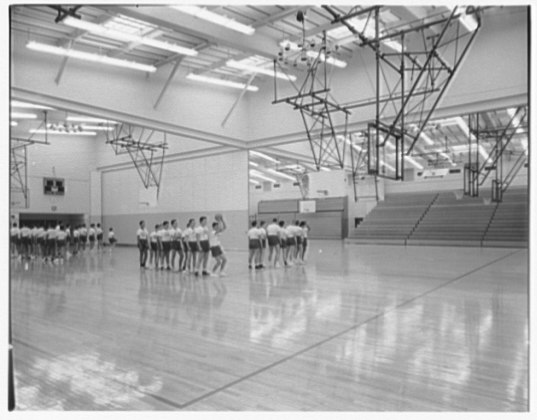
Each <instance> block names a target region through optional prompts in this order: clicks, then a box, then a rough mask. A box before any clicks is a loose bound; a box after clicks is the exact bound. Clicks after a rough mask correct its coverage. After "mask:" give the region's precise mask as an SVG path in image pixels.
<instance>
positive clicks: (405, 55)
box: [322, 6, 481, 180]
mask: <svg viewBox="0 0 537 420" xmlns="http://www.w3.org/2000/svg"><path fill="white" fill-rule="evenodd" d="M322 7H323V8H324V9H325V10H327V11H328V12H329V13H330V14H331V15H332V16H333V18H334V19H333V21H332V23H334V24H335V23H342V24H344V25H345V26H346V27H347V28H348V29H349V30H350V31H351V32H352V33H353V34H354V35H356V36H357V38H358V39H359V40H360V41H361V45H363V46H367V47H369V48H371V49H372V50H373V51H374V52H375V67H376V70H375V76H376V77H375V85H376V96H375V98H372V99H370V100H365V101H360V102H356V103H354V104H349V105H346V106H345V109H347V110H350V109H354V108H359V107H365V106H373V105H374V106H375V120H374V121H373V122H371V123H369V124H368V140H369V145H368V146H369V151H368V162H367V163H368V172H369V174H373V175H378V176H381V177H385V178H390V179H395V180H403V178H404V164H405V159H404V155H405V154H406V155H410V154H411V152H412V150H413V148H414V146H415V145H416V143H417V142H418V140H419V138H420V135H421V133H422V131H423V129H424V128H425V126H426V125H427V122H428V121H429V119H430V118H431V116H432V115H433V112H434V111H435V109H436V107H437V105H438V103H439V102H440V100H441V98H442V97H443V94H444V93H445V91H446V89H447V87H448V86H449V84H450V82H451V80H452V79H453V76H454V75H455V73H456V71H457V69H458V68H459V66H460V64H461V62H462V59H463V58H464V56H465V55H466V53H467V52H468V50H469V48H470V46H471V44H472V42H473V41H474V39H475V36H476V34H477V32H478V30H479V28H480V26H481V20H480V17H479V9H475V8H474V9H471V12H472V15H473V16H475V19H476V22H475V23H476V27H475V29H474V30H472V31H469V30H466V29H465V28H464V27H463V25H462V23H461V20H460V19H459V17H461V15H462V14H463V13H468V12H469V11H470V9H466V12H465V11H461V10H459V8H458V7H455V8H454V9H453V10H452V12H451V13H450V14H449V16H445V15H444V16H440V17H438V18H431V19H427V20H422V21H420V23H417V24H413V25H411V26H407V27H406V28H404V29H399V30H393V31H382V29H381V27H380V21H379V16H380V11H381V8H382V6H373V7H369V8H366V9H359V8H353V9H351V10H350V11H349V13H347V14H345V15H340V14H338V13H337V12H336V11H335V10H334V9H332V7H330V6H322ZM357 16H362V17H363V18H364V19H365V20H366V22H367V23H366V24H365V25H364V29H363V30H362V32H360V31H358V30H357V29H356V28H355V27H353V25H352V23H351V19H352V18H355V17H357ZM370 21H371V22H373V23H374V36H371V34H368V36H369V37H368V36H366V35H365V32H366V28H367V26H368V23H369V22H370ZM431 33H433V34H434V35H432V36H430V34H431ZM383 92H386V93H385V94H383ZM387 145H390V146H389V149H386V146H387ZM394 151H395V156H393V155H394ZM389 161H390V162H389Z"/></svg>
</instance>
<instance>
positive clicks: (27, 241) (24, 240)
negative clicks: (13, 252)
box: [19, 225, 32, 259]
mask: <svg viewBox="0 0 537 420" xmlns="http://www.w3.org/2000/svg"><path fill="white" fill-rule="evenodd" d="M19 234H20V253H21V255H22V258H25V259H28V258H30V247H31V243H32V239H31V236H30V234H31V231H30V228H29V227H28V226H26V225H22V226H21V228H20V231H19Z"/></svg>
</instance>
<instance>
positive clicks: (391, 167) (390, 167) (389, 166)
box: [379, 160, 395, 172]
mask: <svg viewBox="0 0 537 420" xmlns="http://www.w3.org/2000/svg"><path fill="white" fill-rule="evenodd" d="M379 162H380V164H381V165H384V166H385V167H386V168H388V169H391V170H392V171H394V172H395V168H394V167H393V166H392V165H389V164H387V163H386V162H384V161H383V160H379Z"/></svg>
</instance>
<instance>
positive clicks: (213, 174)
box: [101, 152, 248, 249]
mask: <svg viewBox="0 0 537 420" xmlns="http://www.w3.org/2000/svg"><path fill="white" fill-rule="evenodd" d="M247 165H248V158H247V153H246V152H235V153H231V154H226V155H222V156H212V157H206V158H199V159H191V160H186V161H180V162H169V163H167V164H166V165H165V167H164V170H163V174H162V180H161V189H160V193H159V199H158V204H157V205H156V206H155V207H148V206H146V205H141V204H140V203H139V194H140V190H141V189H142V190H143V188H144V187H143V185H142V182H141V180H140V178H139V175H138V173H137V172H136V169H134V168H128V169H119V170H110V171H103V173H102V181H101V184H102V197H103V198H102V214H103V224H104V226H105V229H108V228H109V227H110V226H112V227H113V228H114V231H115V232H116V235H117V236H118V238H119V243H124V244H135V242H136V229H137V226H138V222H139V220H141V219H144V220H145V221H146V224H147V225H148V226H153V225H154V224H155V223H157V222H162V221H164V220H171V219H178V222H179V225H180V226H181V227H183V226H184V225H185V224H186V222H187V220H188V219H189V218H191V217H194V218H195V219H196V220H197V219H199V217H200V216H202V215H205V216H207V217H208V218H209V220H211V221H212V220H213V217H214V215H215V214H216V213H222V214H223V215H224V218H225V219H226V220H227V221H228V224H229V228H228V231H227V232H226V233H225V234H224V236H223V244H224V246H225V247H227V248H229V249H246V241H245V234H246V231H247V226H248V187H247V185H248V178H247V173H248V172H247Z"/></svg>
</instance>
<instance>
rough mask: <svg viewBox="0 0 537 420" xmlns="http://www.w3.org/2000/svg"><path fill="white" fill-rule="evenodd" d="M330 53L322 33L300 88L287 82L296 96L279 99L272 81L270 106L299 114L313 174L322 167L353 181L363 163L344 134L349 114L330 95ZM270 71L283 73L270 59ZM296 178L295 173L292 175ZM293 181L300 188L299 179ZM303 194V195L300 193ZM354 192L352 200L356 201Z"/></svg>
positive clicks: (282, 69)
mask: <svg viewBox="0 0 537 420" xmlns="http://www.w3.org/2000/svg"><path fill="white" fill-rule="evenodd" d="M329 54H330V50H329V48H328V46H327V42H326V33H323V39H322V43H321V45H320V48H319V50H318V51H317V52H316V55H315V57H314V58H313V59H312V60H311V61H310V62H309V65H308V68H307V70H306V76H305V78H304V80H303V81H302V83H301V85H300V86H297V85H296V84H295V83H293V82H292V81H290V83H291V84H292V86H293V87H294V89H295V91H296V94H295V95H291V96H287V97H279V96H278V82H277V78H275V79H274V101H273V102H272V103H273V104H278V103H287V104H289V105H291V106H292V107H293V109H295V110H299V111H300V115H301V117H302V121H303V123H304V127H305V128H306V134H307V139H308V142H309V145H310V150H311V154H312V157H313V163H314V165H315V168H316V169H317V171H319V170H321V169H322V168H339V169H347V170H349V171H350V172H351V173H352V176H353V180H354V179H356V176H357V174H358V171H359V169H360V168H361V166H363V165H364V164H365V161H364V153H363V152H362V149H360V148H359V147H357V146H356V145H355V143H354V139H353V138H352V137H351V136H350V135H349V133H348V129H347V127H348V120H349V115H350V114H351V111H349V110H348V109H347V108H346V107H344V106H341V105H339V104H338V103H337V102H336V100H335V99H334V98H333V96H332V95H331V93H330V88H329V79H330V77H331V74H330V69H329V67H328V65H327V63H326V60H324V59H323V58H324V57H328V56H329ZM274 72H280V73H284V74H287V71H286V69H285V68H284V67H282V66H281V64H280V63H279V61H278V60H274ZM293 175H296V174H293ZM300 176H301V178H300V179H298V175H297V181H298V182H299V185H300V186H301V187H300V188H301V191H302V189H303V187H302V184H303V182H302V181H303V177H304V175H300ZM302 193H303V194H304V192H303V191H302ZM356 197H357V195H356V191H355V199H356Z"/></svg>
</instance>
